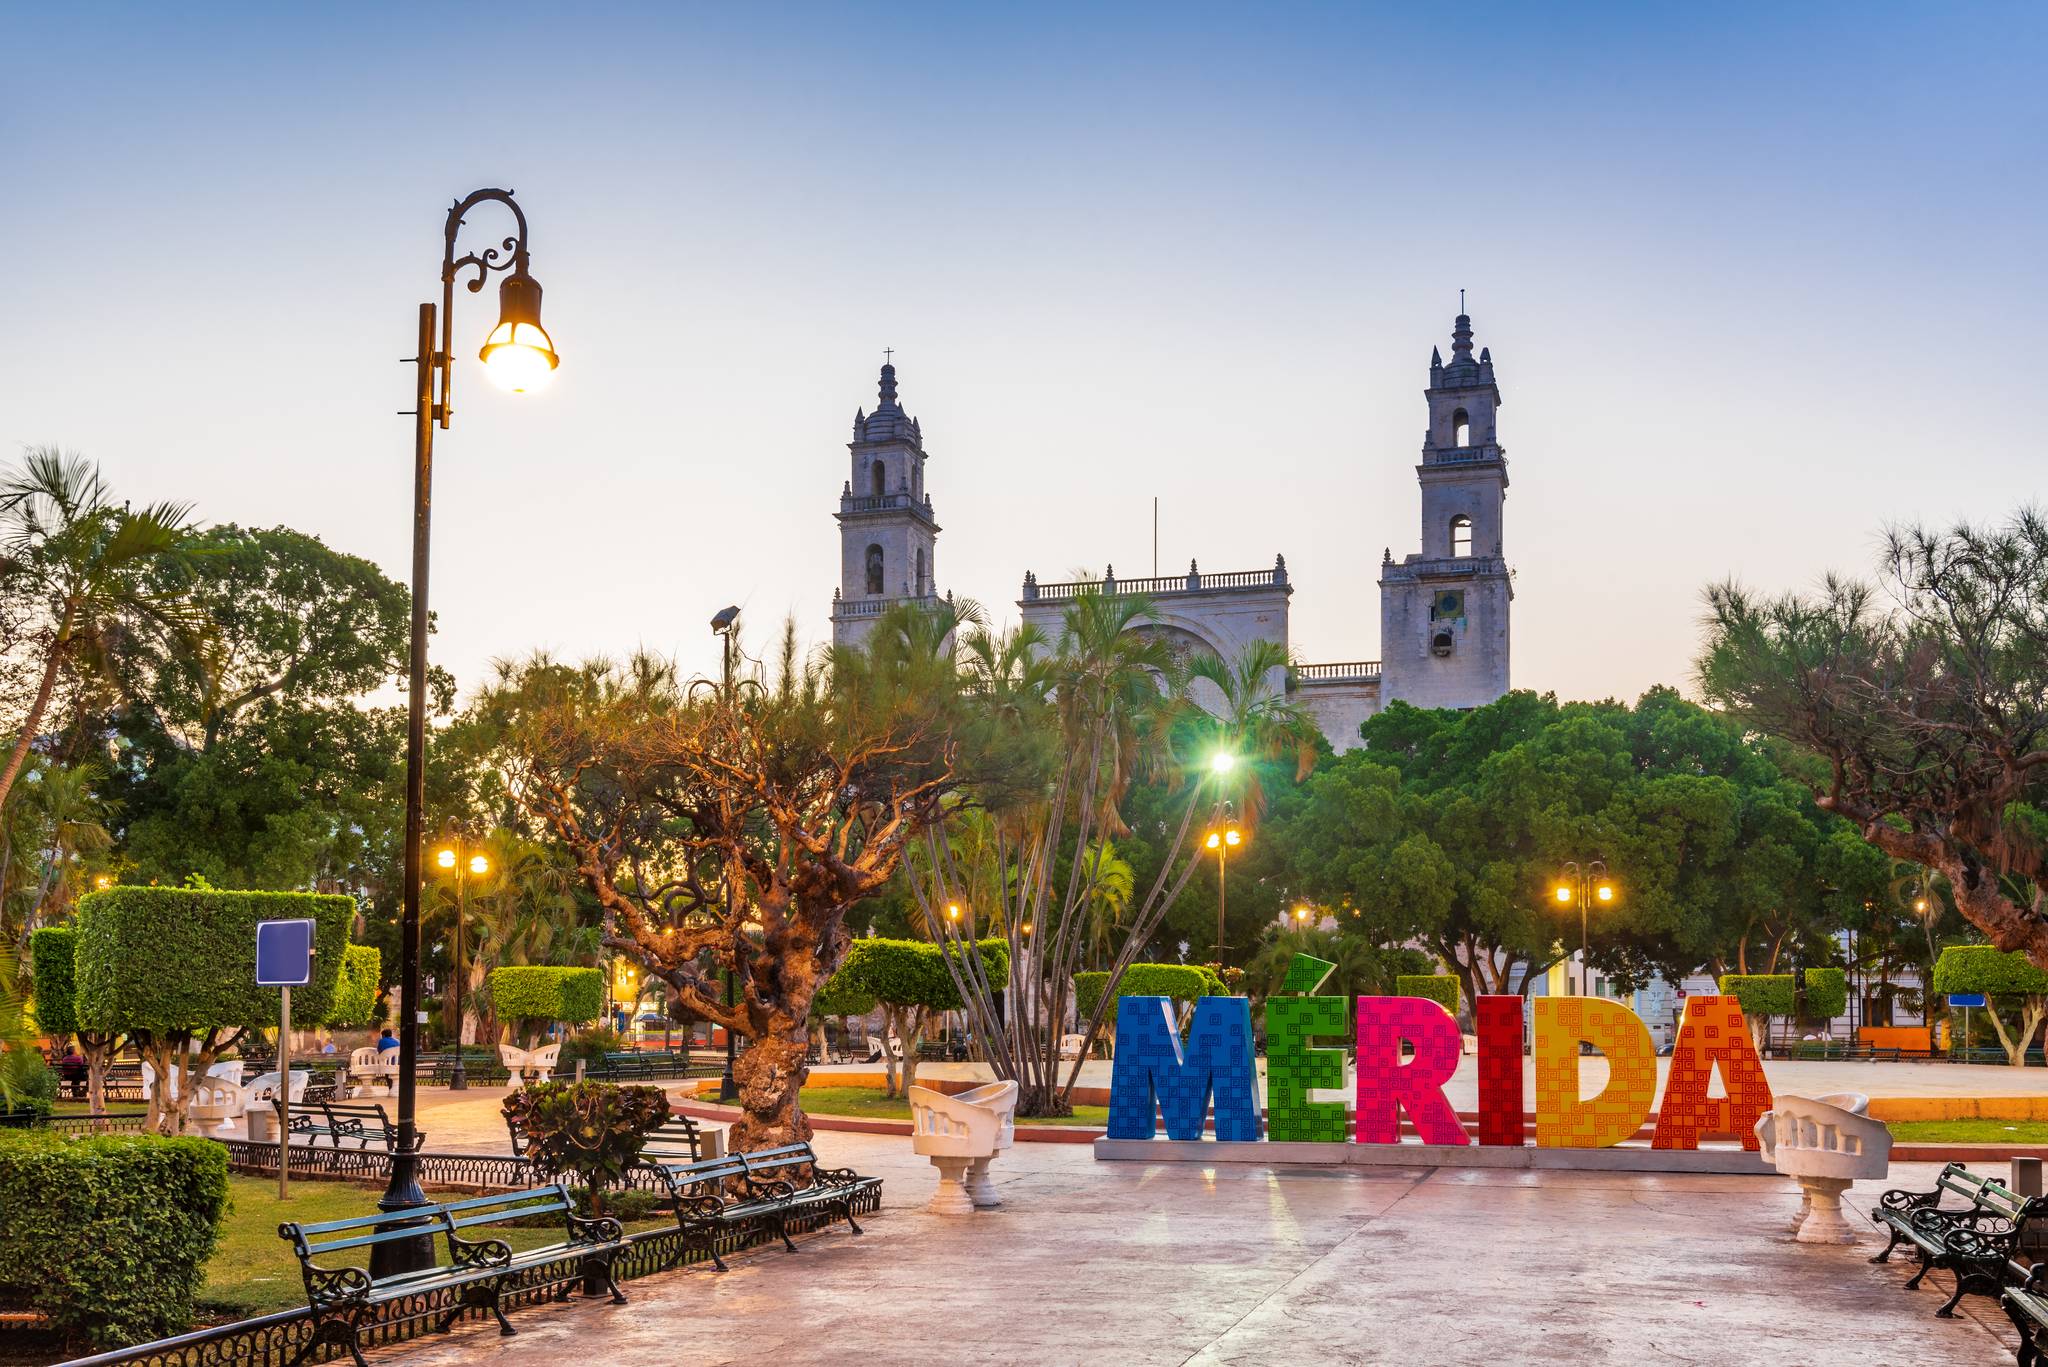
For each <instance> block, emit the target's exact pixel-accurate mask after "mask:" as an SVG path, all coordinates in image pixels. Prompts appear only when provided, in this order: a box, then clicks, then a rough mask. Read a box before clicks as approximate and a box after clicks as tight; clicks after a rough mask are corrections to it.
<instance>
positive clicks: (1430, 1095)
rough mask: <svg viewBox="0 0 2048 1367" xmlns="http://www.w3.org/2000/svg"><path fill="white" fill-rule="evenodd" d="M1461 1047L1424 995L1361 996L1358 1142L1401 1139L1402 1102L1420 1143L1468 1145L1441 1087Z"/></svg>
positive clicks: (1450, 1024) (1452, 1023) (1453, 1027)
mask: <svg viewBox="0 0 2048 1367" xmlns="http://www.w3.org/2000/svg"><path fill="white" fill-rule="evenodd" d="M1268 1009H1270V1007H1269V1008H1268ZM1403 1040H1406V1041H1407V1042H1408V1043H1409V1044H1411V1045H1413V1046H1414V1048H1415V1057H1414V1059H1413V1060H1412V1061H1410V1062H1408V1063H1405V1064H1404V1063H1402V1062H1401V1043H1402V1041H1403ZM1463 1047H1464V1040H1463V1039H1462V1038H1461V1037H1460V1035H1459V1034H1458V1022H1457V1021H1456V1020H1455V1019H1454V1018H1453V1017H1452V1016H1451V1013H1450V1012H1448V1011H1446V1010H1444V1009H1443V1007H1442V1006H1441V1005H1439V1004H1438V1003H1436V1002H1433V1001H1431V1000H1429V999H1428V998H1427V997H1360V998H1359V999H1358V1127H1357V1130H1356V1138H1357V1140H1358V1142H1359V1143H1361V1144H1398V1143H1400V1142H1401V1107H1403V1106H1406V1107H1407V1108H1408V1118H1409V1119H1410V1120H1412V1121H1414V1122H1415V1132H1416V1133H1417V1134H1418V1135H1420V1136H1422V1142H1423V1143H1425V1144H1469V1143H1471V1142H1472V1139H1471V1136H1469V1135H1467V1134H1466V1133H1465V1127H1464V1126H1463V1125H1461V1124H1459V1123H1458V1113H1457V1112H1456V1111H1454V1110H1452V1109H1451V1103H1450V1102H1448V1101H1446V1100H1444V1091H1443V1088H1444V1084H1445V1083H1446V1082H1448V1081H1450V1079H1451V1074H1453V1073H1455V1072H1457V1071H1458V1055H1459V1052H1460V1050H1461V1049H1462V1048H1463Z"/></svg>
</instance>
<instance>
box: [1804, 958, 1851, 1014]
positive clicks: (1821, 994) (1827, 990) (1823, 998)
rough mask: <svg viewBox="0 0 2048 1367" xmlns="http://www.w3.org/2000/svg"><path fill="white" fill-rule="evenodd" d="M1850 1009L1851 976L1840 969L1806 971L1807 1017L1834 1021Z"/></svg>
mask: <svg viewBox="0 0 2048 1367" xmlns="http://www.w3.org/2000/svg"><path fill="white" fill-rule="evenodd" d="M1848 1009H1849V975H1848V973H1846V972H1845V971H1843V970H1842V969H1839V968H1809V969H1807V970H1806V1015H1807V1018H1808V1019H1810V1020H1833V1019H1834V1018H1835V1017H1837V1016H1839V1015H1841V1014H1842V1013H1843V1012H1844V1011H1847V1010H1848Z"/></svg>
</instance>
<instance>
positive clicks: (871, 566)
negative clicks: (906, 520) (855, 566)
mask: <svg viewBox="0 0 2048 1367" xmlns="http://www.w3.org/2000/svg"><path fill="white" fill-rule="evenodd" d="M882 591H883V589H882V548H881V547H880V546H870V547H868V592H869V593H881V592H882Z"/></svg>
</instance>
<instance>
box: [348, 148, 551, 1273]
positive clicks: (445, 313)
mask: <svg viewBox="0 0 2048 1367" xmlns="http://www.w3.org/2000/svg"><path fill="white" fill-rule="evenodd" d="M492 202H495V203H499V204H503V205H504V206H505V207H506V208H508V209H510V210H511V211H512V215H513V217H514V219H516V220H517V223H518V232H517V235H516V236H513V237H507V238H505V239H504V240H503V241H502V243H501V244H500V245H499V246H496V247H487V248H485V249H484V251H483V253H482V254H481V255H478V254H477V253H475V252H471V253H469V254H468V255H466V256H463V257H461V258H457V257H456V255H455V238H456V234H458V233H459V232H460V231H461V230H462V219H463V215H464V214H466V213H468V212H469V211H470V210H471V209H474V208H475V207H477V206H478V205H479V204H484V203H492ZM527 267H528V260H527V247H526V214H525V213H524V212H523V211H522V210H521V209H520V208H519V206H518V205H517V204H515V203H514V202H513V200H512V194H511V192H510V191H509V190H495V189H491V190H478V191H475V192H474V193H472V194H470V195H469V196H468V197H467V198H464V199H460V200H457V201H456V203H455V206H454V207H453V208H451V209H450V210H449V211H448V221H447V223H446V225H445V226H444V228H443V230H442V252H441V305H440V308H439V310H438V312H437V310H436V309H435V307H434V305H433V304H432V303H425V304H421V305H420V311H419V340H418V344H417V348H416V350H415V351H414V354H413V356H412V357H411V361H412V364H413V365H414V366H416V367H417V372H416V373H417V381H416V383H415V386H414V390H413V408H412V421H413V448H412V449H413V480H412V643H411V658H410V662H409V668H408V671H407V681H408V690H407V696H406V712H405V872H404V880H405V881H404V884H403V886H402V887H401V889H400V893H399V896H400V912H399V940H398V944H399V949H398V953H399V975H398V1017H399V1018H398V1120H397V1126H396V1129H397V1134H396V1135H395V1136H394V1142H393V1143H392V1145H391V1180H390V1182H389V1183H388V1184H387V1185H386V1187H385V1189H384V1195H383V1197H382V1198H381V1199H380V1200H379V1201H378V1202H377V1209H379V1210H382V1211H386V1212H397V1211H402V1210H409V1209H411V1208H413V1207H415V1206H422V1205H425V1204H426V1203H427V1198H426V1194H425V1193H424V1192H422V1191H421V1190H420V1184H419V1175H418V1161H417V1157H416V1151H417V1149H418V1147H419V1126H418V1124H417V1121H416V1117H415V1100H416V1087H415V1079H414V1076H413V1075H414V1072H415V1071H416V1069H417V1067H418V1063H419V1048H420V1015H421V1012H420V887H421V882H422V879H423V876H424V873H425V870H424V869H423V868H422V867H421V855H422V853H423V851H422V849H421V843H422V836H423V834H424V830H423V828H424V826H425V824H426V808H427V764H426V755H427V564H428V544H429V540H430V536H429V533H430V530H431V526H432V512H433V490H434V427H435V424H437V423H438V424H439V425H440V426H442V427H444V428H445V427H447V426H448V420H449V418H450V417H451V416H452V415H453V413H454V394H455V366H454V364H453V360H454V358H453V356H452V355H451V354H450V348H451V345H452V320H451V315H452V314H453V312H454V305H455V280H456V277H457V276H458V275H460V274H461V273H462V272H464V271H474V272H475V278H474V279H471V280H469V281H468V282H467V285H468V288H469V290H470V292H471V293H475V292H477V291H479V290H481V289H482V288H483V286H484V281H485V280H486V279H487V278H488V277H489V275H490V273H491V272H492V271H509V272H510V274H509V275H507V276H506V277H505V279H504V281H503V282H502V283H501V284H500V285H499V290H498V303H499V319H498V326H497V327H496V328H495V329H493V330H492V332H491V335H490V337H489V338H488V339H487V340H486V342H485V344H484V349H483V352H482V359H483V361H484V362H485V364H486V365H489V366H491V367H492V368H493V371H494V378H497V377H498V375H500V374H502V375H503V377H504V378H503V379H501V380H500V383H501V384H503V385H504V386H505V387H506V388H509V389H513V390H515V391H523V390H527V389H536V388H539V387H540V385H542V384H544V383H546V381H547V378H548V376H549V374H550V373H551V372H552V371H553V370H554V368H555V365H556V364H557V360H556V356H555V351H554V345H553V343H552V342H551V341H550V340H549V339H548V336H547V333H546V332H545V331H543V330H542V328H541V326H540V286H539V285H538V284H537V283H535V281H534V279H533V277H532V275H531V274H529V273H528V269H527ZM437 323H438V324H439V328H440V337H439V338H438V345H437V339H436V337H435V326H436V324H437ZM522 353H524V354H522ZM393 1223H394V1224H404V1223H406V1222H405V1221H394V1222H393ZM420 1228H421V1234H420V1237H418V1238H416V1239H389V1240H386V1241H384V1242H382V1243H378V1244H373V1245H372V1246H371V1249H370V1275H371V1276H373V1277H380V1278H381V1277H386V1276H390V1275H393V1274H396V1273H400V1272H412V1271H420V1270H423V1269H425V1268H428V1267H431V1266H433V1263H434V1241H433V1235H432V1233H431V1232H430V1231H429V1230H428V1228H427V1227H426V1226H424V1225H422V1226H421V1227H420Z"/></svg>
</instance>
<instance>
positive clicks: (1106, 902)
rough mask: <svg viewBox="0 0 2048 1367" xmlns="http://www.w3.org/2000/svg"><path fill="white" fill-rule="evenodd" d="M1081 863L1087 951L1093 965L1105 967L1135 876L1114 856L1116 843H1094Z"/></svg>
mask: <svg viewBox="0 0 2048 1367" xmlns="http://www.w3.org/2000/svg"><path fill="white" fill-rule="evenodd" d="M1081 857H1082V859H1083V860H1085V861H1086V862H1087V864H1088V873H1087V878H1088V948H1089V952H1090V954H1091V956H1092V957H1093V959H1094V961H1095V962H1096V963H1097V964H1104V965H1106V964H1107V963H1108V962H1109V959H1110V955H1111V953H1112V952H1113V950H1112V949H1111V946H1112V945H1114V944H1115V943H1116V932H1117V931H1118V930H1119V929H1121V928H1122V926H1123V919H1124V912H1125V911H1127V910H1128V909H1129V908H1130V905H1131V895H1132V893H1133V891H1134V890H1135V889H1134V885H1135V884H1136V881H1137V872H1136V870H1134V869H1132V868H1131V864H1130V861H1129V860H1127V859H1125V858H1124V857H1123V856H1122V855H1120V854H1118V853H1117V852H1116V843H1115V842H1114V841H1110V840H1097V841H1095V842H1094V843H1093V844H1091V845H1090V846H1089V847H1088V850H1087V852H1086V853H1085V854H1083V855H1082V856H1081Z"/></svg>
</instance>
